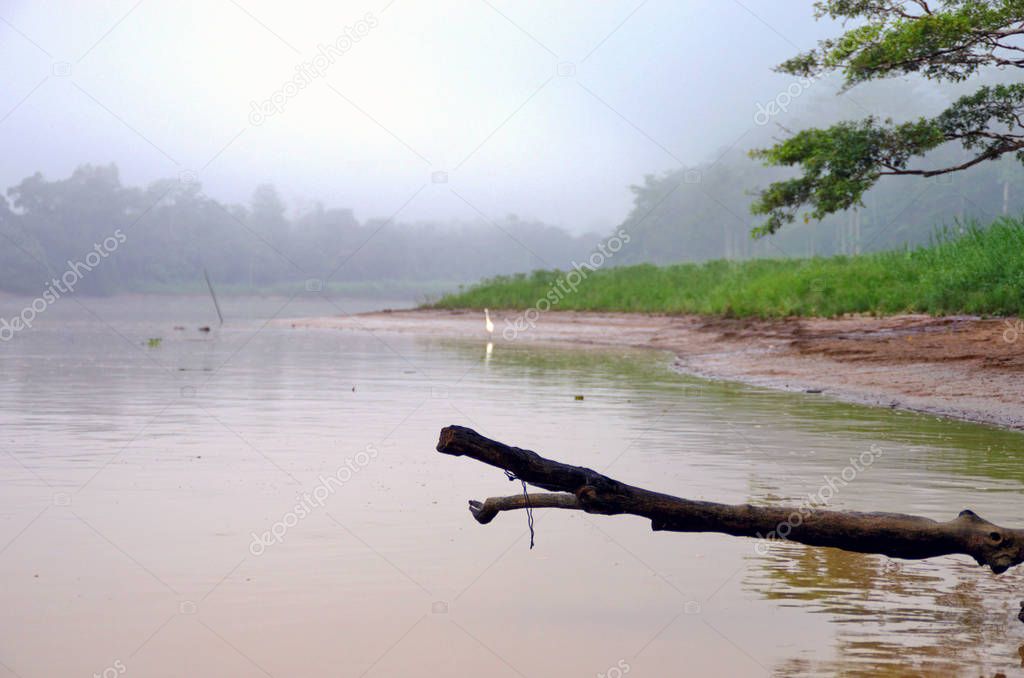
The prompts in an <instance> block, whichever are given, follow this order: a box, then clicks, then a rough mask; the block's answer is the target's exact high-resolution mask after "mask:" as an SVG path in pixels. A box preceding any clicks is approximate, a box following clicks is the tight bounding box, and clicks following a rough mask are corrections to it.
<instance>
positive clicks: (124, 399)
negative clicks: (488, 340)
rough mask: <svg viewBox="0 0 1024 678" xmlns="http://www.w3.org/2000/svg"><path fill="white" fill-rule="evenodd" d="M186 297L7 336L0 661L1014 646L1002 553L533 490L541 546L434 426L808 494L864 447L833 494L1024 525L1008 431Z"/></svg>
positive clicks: (267, 668)
mask: <svg viewBox="0 0 1024 678" xmlns="http://www.w3.org/2000/svg"><path fill="white" fill-rule="evenodd" d="M23 304H24V301H23V300H17V299H11V298H7V299H4V300H2V301H0V313H2V314H3V316H4V317H9V316H10V315H12V314H14V313H17V312H18V311H19V310H20V308H21V306H22V305H23ZM208 305H209V304H208V301H207V300H205V299H202V298H198V297H197V298H117V299H99V300H97V299H91V300H90V299H83V300H81V304H79V303H78V302H76V301H75V300H62V301H61V302H60V304H58V305H56V306H54V307H52V308H50V309H48V310H47V311H46V312H45V313H44V314H43V315H42V316H41V317H40V318H39V320H38V322H37V323H36V325H35V327H33V328H32V329H31V330H29V331H25V332H22V333H19V334H18V335H17V336H16V337H15V338H14V339H12V340H11V341H8V342H5V343H3V344H0V424H2V428H0V436H2V438H0V483H2V493H0V577H2V580H3V582H4V584H5V586H4V589H5V590H4V594H3V595H4V599H3V605H2V606H0V662H2V664H0V676H5V675H11V676H23V677H25V678H28V677H29V676H55V675H83V676H89V675H93V674H100V675H115V674H116V675H121V674H123V675H127V676H131V675H138V676H181V675H190V676H225V675H231V676H248V675H253V676H266V675H271V676H279V677H283V676H294V675H309V676H321V675H331V676H360V675H370V676H397V675H402V676H406V675H407V676H449V675H450V676H462V675H467V674H471V675H472V674H474V673H475V674H476V675H487V676H506V675H507V676H559V677H562V676H574V675H578V676H593V675H598V674H605V675H618V674H617V673H616V671H622V672H623V673H625V672H626V670H627V669H628V672H629V675H631V676H644V675H647V676H666V675H694V676H706V675H728V676H760V675H778V676H816V675H823V674H825V675H829V674H842V675H969V676H978V675H995V674H997V673H999V672H1002V673H1005V674H1007V675H1011V674H1013V673H1014V672H1015V671H1019V668H1018V667H1020V665H1021V652H1020V646H1021V643H1022V642H1024V626H1022V625H1021V624H1020V622H1018V621H1017V620H1016V619H1015V615H1016V612H1017V609H1018V607H1019V606H1018V603H1017V601H1018V600H1019V599H1020V598H1022V597H1024V596H1022V595H1021V591H1022V590H1024V589H1022V586H1021V584H1022V577H1021V576H1020V575H1018V574H1016V573H1015V572H1014V571H1011V572H1008V573H1006V574H1004V575H1002V576H1000V577H995V576H993V575H992V574H991V573H990V572H989V571H987V570H983V569H981V568H978V567H977V566H975V565H974V563H973V561H971V560H970V559H969V558H966V557H946V558H939V559H934V560H930V561H924V562H916V561H895V560H890V559H887V558H884V557H880V556H871V555H861V554H851V553H846V552H842V551H837V550H833V549H813V548H805V547H802V546H799V545H791V544H777V545H773V546H772V547H771V548H770V549H769V550H768V551H767V553H764V552H763V551H764V549H758V548H755V547H756V546H758V542H756V541H754V540H749V539H737V538H732V537H727V536H723V535H710V534H707V535H674V534H668V533H653V532H651V530H650V527H649V523H648V522H647V521H644V520H642V519H639V518H635V517H600V516H588V515H585V514H580V513H575V512H566V511H549V512H546V513H545V512H540V511H538V512H537V516H536V518H537V521H536V548H534V549H533V550H532V551H531V550H530V549H529V536H528V533H527V529H526V516H525V515H521V514H506V515H502V516H500V517H499V518H498V519H496V520H495V521H494V522H493V523H492V524H490V525H487V526H480V525H477V524H476V523H475V522H474V521H473V520H472V519H471V517H470V515H469V513H468V511H467V510H466V501H467V500H468V499H483V498H485V497H487V496H491V495H499V494H508V493H514V492H517V491H520V490H521V488H520V486H519V485H518V484H513V483H509V482H508V481H507V480H506V478H505V476H504V475H503V474H502V473H501V472H500V471H499V470H497V469H493V468H489V467H485V466H483V465H481V464H479V463H476V462H472V461H469V460H465V459H456V458H451V457H446V456H442V455H439V454H437V453H436V452H434V451H433V448H434V445H435V443H436V440H437V434H438V431H439V429H440V428H441V427H442V426H444V425H447V424H453V423H458V424H463V425H467V426H471V427H473V428H476V429H477V430H479V431H480V432H482V433H484V434H485V435H488V436H491V437H493V438H497V439H499V440H503V441H505V442H508V443H511V444H515V445H518V446H522V447H527V448H531V449H534V450H537V451H538V452H540V453H542V454H545V455H547V456H551V457H554V458H556V459H559V460H562V461H566V462H571V463H577V464H582V465H587V466H591V467H593V468H596V469H598V470H600V471H603V472H606V473H608V474H609V475H612V476H613V477H617V478H619V479H621V480H624V481H627V482H630V483H632V484H637V485H643V486H647V487H650V488H652V489H659V490H663V491H667V492H671V493H675V494H680V495H683V496H687V497H693V498H701V499H709V500H715V501H726V502H743V501H752V502H780V503H781V502H790V503H799V502H800V501H803V500H804V498H806V496H807V495H808V494H809V493H816V492H819V490H820V489H821V488H822V486H823V484H824V483H825V482H826V480H825V478H826V477H834V476H837V475H839V474H841V472H842V471H843V469H844V468H846V467H847V466H849V465H850V458H851V457H858V456H859V455H861V454H862V453H864V452H865V451H867V450H871V449H875V450H881V454H879V455H878V457H877V458H876V460H875V461H874V462H873V463H872V464H871V465H870V466H869V467H867V468H865V469H864V470H863V471H861V472H859V473H858V474H857V476H856V478H855V479H854V480H852V481H851V482H850V483H849V484H847V485H845V486H843V487H841V488H840V489H839V491H838V492H836V493H835V495H834V496H833V498H832V500H831V506H832V507H833V508H839V509H857V510H884V511H902V512H909V513H916V514H921V515H925V516H929V517H933V518H936V519H939V520H947V519H949V518H951V517H953V516H955V514H956V513H957V512H958V511H959V510H961V509H962V508H966V507H970V508H973V509H974V510H976V511H977V512H978V513H980V514H981V515H982V516H984V517H986V518H988V519H990V520H993V521H994V522H997V523H1001V524H1006V525H1018V524H1020V510H1019V509H1020V505H1021V498H1022V489H1024V464H1021V462H1020V454H1021V450H1022V445H1021V443H1022V440H1024V439H1022V438H1021V436H1020V435H1018V434H1015V433H1009V432H1004V431H1000V430H997V429H992V428H986V427H981V426H976V425H969V424H962V423H956V422H948V421H942V420H938V419H935V418H933V417H927V416H921V415H914V414H906V413H899V412H892V411H887V410H875V409H868V408H862V407H852V406H847V405H841V404H837V403H831V402H829V401H827V400H824V399H822V397H821V396H814V395H795V394H785V393H775V392H770V391H764V390H759V389H752V388H746V387H740V386H736V385H727V384H725V385H724V384H713V383H707V382H700V381H696V380H692V379H688V378H684V377H680V376H678V375H674V374H673V373H672V372H671V371H670V370H669V369H668V365H669V364H670V359H669V357H667V356H661V355H658V354H654V353H638V352H612V351H605V352H589V351H587V352H584V351H573V350H562V349H558V348H545V347H511V348H510V347H506V346H502V345H498V346H495V347H494V349H493V351H492V352H491V353H489V354H488V353H487V351H486V349H485V342H484V341H483V340H482V337H466V338H465V339H462V340H438V339H421V338H416V337H411V336H405V335H396V334H386V333H378V334H370V333H351V332H341V331H336V330H299V329H292V328H290V327H289V326H288V325H287V323H285V324H283V325H280V326H279V325H277V324H276V323H268V322H267V321H268V319H270V318H272V317H276V318H285V317H298V316H308V315H317V314H336V313H340V312H344V313H353V312H357V311H360V310H366V309H367V308H369V307H370V306H372V305H373V304H367V303H354V302H350V301H345V300H337V299H335V300H331V301H329V302H328V301H325V300H323V299H322V298H320V297H318V296H317V295H308V296H305V295H304V296H300V297H297V298H294V299H291V300H288V299H229V300H225V303H224V305H225V307H226V314H227V316H228V318H229V322H228V324H227V325H226V326H225V327H223V328H217V327H214V328H213V331H211V332H209V333H203V332H200V331H198V329H197V327H198V326H199V325H202V324H210V322H211V320H213V318H211V317H210V316H211V310H210V309H209V308H208ZM176 325H180V326H182V327H184V328H185V329H183V330H175V329H174V327H175V326H176ZM151 338H153V339H156V338H159V339H160V340H161V341H160V342H159V345H158V346H154V347H150V346H149V342H148V340H149V339H151ZM576 395H583V396H584V399H583V400H577V399H576V398H575V396H576ZM872 446H874V447H872ZM321 500H322V505H320V503H321ZM270 531H273V532H276V533H277V534H276V536H273V538H272V539H271V540H269V541H266V540H264V541H254V535H256V537H257V538H258V537H259V536H260V535H263V534H264V533H266V532H270ZM122 669H123V670H122ZM105 670H106V671H107V673H106V674H104V673H103V672H104V671H105ZM5 671H6V673H5ZM111 671H113V673H112V672H111Z"/></svg>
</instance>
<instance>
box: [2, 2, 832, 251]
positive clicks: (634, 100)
mask: <svg viewBox="0 0 1024 678" xmlns="http://www.w3.org/2000/svg"><path fill="white" fill-rule="evenodd" d="M835 32H836V27H835V26H830V25H829V24H828V22H816V21H815V20H814V17H813V13H812V7H811V2H810V1H809V0H798V1H797V0H784V1H780V0H742V2H739V1H737V0H646V1H639V0H628V1H617V0H602V1H601V2H593V1H592V0H590V1H585V0H545V1H543V2H539V1H536V2H535V1H522V0H521V1H519V2H512V1H511V0H434V1H432V2H424V1H422V0H415V1H414V0H373V1H362V0H360V1H348V0H333V1H331V2H320V1H305V2H304V1H301V0H294V1H292V2H287V3H282V2H270V1H264V0H204V1H203V2H187V1H184V0H182V1H175V0H125V1H113V0H90V1H89V2H57V1H52V2H48V1H45V0H44V1H40V0H36V1H32V2H29V1H21V0H13V1H12V0H4V1H3V2H0V59H2V60H3V63H5V64H6V67H5V68H4V69H3V74H2V78H3V86H2V87H0V143H2V147H3V148H4V150H5V152H4V154H3V156H2V157H0V186H3V187H7V186H11V185H13V184H16V183H17V182H18V181H20V180H21V179H22V178H24V177H26V176H28V175H31V174H33V173H34V172H37V171H38V172H42V173H43V174H44V175H45V176H46V177H47V178H50V179H56V178H61V177H64V176H67V175H68V174H70V173H71V171H73V169H74V168H75V167H76V166H78V165H80V164H84V163H94V164H105V163H110V162H114V163H116V164H117V165H118V166H119V168H120V169H121V177H122V181H123V182H124V183H126V184H130V185H144V184H146V183H148V182H150V181H153V180H156V179H158V178H167V177H178V178H180V179H182V180H183V181H192V180H198V181H199V182H201V184H202V186H203V188H204V190H205V192H206V193H207V194H208V195H210V196H211V197H214V198H217V199H220V200H224V201H228V202H247V201H248V199H249V197H250V196H251V194H252V191H253V189H254V188H255V187H256V185H258V184H260V183H273V184H275V185H276V186H277V187H278V189H279V190H280V192H281V193H282V195H283V196H284V197H285V198H286V200H287V201H288V203H289V205H290V206H291V207H292V208H293V209H302V208H304V207H306V206H308V205H309V204H311V203H312V202H314V201H320V202H322V203H324V204H325V205H326V206H328V207H348V208H352V209H353V210H354V211H355V214H356V217H357V218H358V219H360V220H366V219H370V218H395V219H396V220H399V221H402V222H413V221H426V220H449V219H456V220H478V219H481V218H483V219H488V220H495V219H500V218H503V217H505V216H506V215H509V214H516V215H518V216H519V217H520V218H524V219H539V220H542V221H545V222H547V223H551V224H555V225H560V226H562V227H564V228H567V229H569V230H571V231H573V232H583V231H588V230H589V231H595V230H596V231H607V230H608V229H610V228H611V227H613V226H614V225H616V224H617V223H619V222H620V221H621V220H622V219H623V218H624V217H625V216H626V214H627V213H628V211H629V209H630V206H631V202H632V195H631V193H630V191H629V186H630V185H631V184H637V183H640V182H642V181H643V177H644V176H645V175H647V174H653V173H660V172H664V171H668V170H672V169H674V168H677V167H679V166H680V165H685V164H691V163H697V162H701V161H704V160H706V159H708V158H709V157H712V156H713V155H714V154H716V153H717V152H719V151H720V150H722V149H724V148H727V147H730V146H733V145H742V144H743V139H744V136H745V133H747V132H748V131H749V130H750V129H751V128H752V127H753V126H754V124H755V123H754V118H755V114H756V113H757V111H758V105H759V104H763V103H764V102H768V101H770V100H773V99H774V98H775V97H776V96H777V95H778V94H779V93H780V92H782V91H784V90H785V89H786V88H787V86H788V85H789V84H790V83H791V82H792V80H793V78H792V77H791V76H785V75H780V74H776V73H773V72H772V70H771V69H772V67H773V66H774V65H775V64H777V63H779V62H781V61H783V60H784V59H786V58H788V57H789V56H792V55H793V54H795V53H797V52H798V51H802V50H804V49H807V48H810V47H813V46H814V44H815V42H816V40H817V39H819V38H822V37H825V36H827V35H830V34H833V33H835ZM295 78H299V79H301V80H302V81H303V82H302V84H303V85H304V86H303V87H302V88H301V89H300V88H298V87H297V86H296V85H295V83H294V79H295ZM288 83H292V84H288Z"/></svg>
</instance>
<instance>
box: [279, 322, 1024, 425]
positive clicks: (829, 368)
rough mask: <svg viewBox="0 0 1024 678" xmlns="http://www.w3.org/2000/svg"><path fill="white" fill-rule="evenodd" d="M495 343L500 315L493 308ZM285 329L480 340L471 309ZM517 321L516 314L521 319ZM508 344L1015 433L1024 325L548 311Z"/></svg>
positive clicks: (1021, 410)
mask: <svg viewBox="0 0 1024 678" xmlns="http://www.w3.org/2000/svg"><path fill="white" fill-rule="evenodd" d="M492 317H493V319H494V323H495V325H496V327H497V330H496V331H495V333H494V341H495V342H503V341H507V339H506V338H503V337H502V331H503V329H505V328H506V327H507V324H506V322H505V320H506V317H507V318H508V319H509V320H510V321H512V322H515V321H516V319H517V318H519V317H520V316H519V314H517V313H512V312H508V313H504V312H497V313H495V314H493V316H492ZM286 322H287V324H288V325H291V326H293V327H318V328H337V329H345V330H353V331H374V332H381V331H386V332H400V333H412V334H417V335H425V336H460V337H466V336H480V337H481V338H484V337H485V333H484V330H483V318H482V316H481V314H480V313H479V312H476V311H435V310H416V311H392V312H388V311H385V312H377V313H367V314H361V315H356V316H350V317H329V318H310V319H299V320H290V321H286ZM520 322H521V321H520ZM510 334H511V333H510ZM514 341H516V342H538V343H557V344H560V345H565V344H580V345H591V346H631V347H642V348H653V349H659V350H666V351H672V352H673V353H675V355H676V356H677V359H676V367H677V368H678V369H679V370H680V371H683V372H686V373H689V374H694V375H699V376H702V377H708V378H713V379H727V380H734V381H741V382H746V383H750V384H757V385H760V386H767V387H771V388H779V389H787V390H799V391H821V392H822V394H823V395H825V396H828V397H833V398H837V399H840V400H845V401H850V402H857V403H865V404H870V405H878V406H882V407H894V408H900V409H907V410H915V411H920V412H929V413H933V414H937V415H942V416H946V417H953V418H957V419H965V420H970V421H977V422H984V423H989V424H996V425H1000V426H1005V427H1010V428H1016V429H1024V327H1022V326H1021V325H1020V323H1019V322H1017V321H1004V320H981V319H978V318H971V317H947V318H932V317H929V316H918V315H905V316H894V317H888V318H867V317H853V318H841V319H835V320H832V319H817V318H816V319H800V320H745V319H722V318H705V317H698V316H655V315H640V314H626V313H574V312H548V313H545V314H543V315H542V316H541V317H540V318H539V320H538V321H537V323H536V326H535V327H533V328H529V329H526V330H525V331H523V332H521V333H519V335H518V336H517V337H516V338H515V339H514Z"/></svg>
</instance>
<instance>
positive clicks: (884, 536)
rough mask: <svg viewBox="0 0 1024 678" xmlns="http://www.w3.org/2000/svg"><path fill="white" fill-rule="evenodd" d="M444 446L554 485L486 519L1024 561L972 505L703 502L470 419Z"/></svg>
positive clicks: (478, 508) (480, 516)
mask: <svg viewBox="0 0 1024 678" xmlns="http://www.w3.org/2000/svg"><path fill="white" fill-rule="evenodd" d="M437 451H438V452H441V453H443V454H449V455H452V456H456V457H460V456H465V457H469V458H471V459H475V460H477V461H480V462H483V463H485V464H489V465H491V466H496V467H498V468H500V469H504V470H505V471H508V472H509V473H512V474H514V475H515V477H516V478H518V479H520V480H523V481H525V482H527V483H529V484H530V485H535V486H537V487H540V488H543V489H545V490H550V491H551V492H552V494H535V495H531V496H530V497H529V500H528V502H527V498H526V497H524V496H523V495H517V496H511V497H491V498H490V499H487V500H486V501H483V502H479V501H471V502H470V503H469V510H470V511H471V512H472V514H473V517H474V518H476V520H477V521H478V522H480V523H483V524H486V523H489V522H491V520H493V519H494V518H495V516H497V515H498V514H499V513H500V512H502V511H511V510H517V509H524V508H560V509H575V510H580V511H585V512H587V513H597V514H603V515H618V514H631V515H636V516H642V517H644V518H648V519H650V521H651V528H652V529H654V530H667V531H672V532H722V533H724V534H730V535H734V536H737V537H759V538H772V537H773V536H774V537H776V538H780V539H786V540H789V541H793V542H799V543H801V544H807V545H809V546H832V547H835V548H840V549H845V550H847V551H858V552H860V553H879V554H883V555H887V556H890V557H895V558H909V559H914V560H916V559H921V558H934V557H936V556H943V555H950V554H955V553H963V554H966V555H969V556H971V557H972V558H974V559H975V560H976V561H977V562H978V564H979V565H988V566H989V567H990V568H992V571H993V572H995V573H996V574H1001V573H1003V572H1005V571H1006V570H1008V569H1009V568H1011V567H1013V566H1015V565H1019V564H1020V563H1021V562H1024V530H1016V529H1010V528H1006V527H1000V526H998V525H995V524H993V523H990V522H989V521H987V520H985V519H983V518H981V517H979V516H978V515H977V514H975V513H974V512H973V511H969V510H964V511H961V512H960V514H959V515H958V516H957V517H956V518H954V519H953V520H950V521H947V522H944V523H940V522H937V521H934V520H931V519H929V518H922V517H920V516H911V515H905V514H902V513H859V512H854V511H849V512H846V511H825V510H818V509H813V508H811V509H809V508H807V507H801V508H794V507H788V508H787V507H777V506H752V505H750V504H735V505H730V504H717V503H714V502H708V501H695V500H692V499H683V498H681V497H674V496H672V495H669V494H662V493H660V492H652V491H650V490H645V489H643V488H640V487H634V486H632V485H627V484H625V483H621V482H619V481H617V480H614V479H612V478H609V477H608V476H605V475H602V474H600V473H598V472H597V471H594V470H592V469H589V468H584V467H582V466H571V465H569V464H563V463H561V462H557V461H553V460H551V459H545V458H544V457H542V456H540V455H539V454H537V453H536V452H531V451H530V450H524V449H521V448H518V447H511V446H509V445H506V444H504V443H500V442H498V441H496V440H491V439H489V438H486V437H484V436H482V435H480V434H479V433H477V432H476V431H474V430H472V429H469V428H466V427H464V426H448V427H446V428H443V429H441V437H440V439H439V440H438V443H437ZM563 493H568V494H563ZM784 526H785V534H783V529H784Z"/></svg>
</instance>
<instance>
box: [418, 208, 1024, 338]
mask: <svg viewBox="0 0 1024 678" xmlns="http://www.w3.org/2000/svg"><path fill="white" fill-rule="evenodd" d="M624 242H626V241H625V239H624V238H623V239H612V240H609V244H608V247H607V248H605V249H604V250H603V251H601V252H595V253H594V255H593V257H591V259H589V260H587V261H584V262H582V263H580V264H578V265H577V267H576V268H575V269H573V270H571V271H534V272H533V273H531V274H528V275H527V274H523V275H512V276H498V277H496V278H491V279H489V280H484V281H482V282H480V283H477V284H475V285H472V286H470V287H469V288H467V289H462V290H460V291H458V292H455V293H452V294H448V295H445V296H443V297H442V298H441V299H440V300H439V301H438V302H437V303H436V304H435V305H434V306H435V307H437V308H449V309H457V308H475V309H480V310H482V309H484V308H490V309H495V308H520V309H527V308H538V309H540V310H547V309H548V308H554V309H558V310H560V311H591V312H621V313H671V314H682V313H696V314H702V315H711V316H725V317H754V318H789V317H793V316H801V317H824V318H830V317H837V316H841V315H845V314H850V313H870V314H875V315H894V314H900V313H928V314H931V315H944V316H948V315H957V314H971V315H988V316H1016V315H1022V314H1024V294H1022V293H1021V280H1024V257H1022V256H1021V252H1022V251H1024V220H1021V219H1006V218H1004V219H999V220H997V221H996V222H994V223H993V224H991V225H989V226H987V227H986V228H977V227H969V228H963V229H957V230H955V231H954V230H948V231H944V232H940V233H937V234H936V237H935V241H934V243H933V244H932V245H931V246H930V247H919V248H916V249H910V250H890V251H883V252H872V253H869V254H862V255H857V256H833V257H808V258H781V259H748V260H743V261H732V260H717V261H707V262H704V263H700V264H696V263H680V264H672V265H668V266H654V265H652V264H639V265H635V266H620V265H618V264H619V263H620V262H618V261H616V260H615V258H614V256H615V252H617V251H618V249H617V248H621V247H622V245H623V243H624ZM608 261H611V262H612V263H613V264H614V265H606V264H607V262H608Z"/></svg>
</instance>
